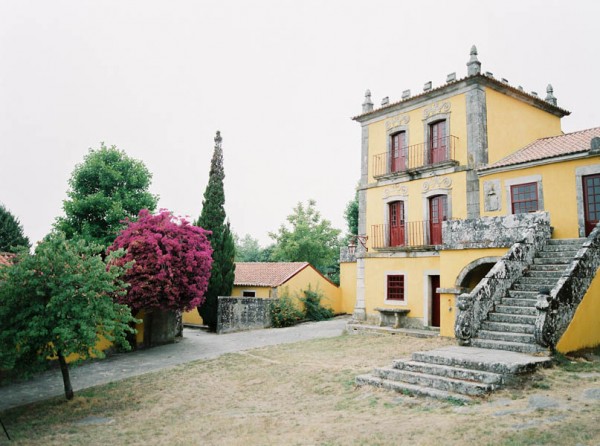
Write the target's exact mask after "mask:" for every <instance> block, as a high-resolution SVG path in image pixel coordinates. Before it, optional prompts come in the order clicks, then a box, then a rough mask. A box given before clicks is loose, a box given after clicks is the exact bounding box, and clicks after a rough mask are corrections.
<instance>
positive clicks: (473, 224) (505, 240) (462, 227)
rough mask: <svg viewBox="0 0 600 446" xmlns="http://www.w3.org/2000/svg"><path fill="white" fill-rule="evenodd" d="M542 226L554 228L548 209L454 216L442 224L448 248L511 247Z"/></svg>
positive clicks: (446, 247) (444, 239) (443, 238)
mask: <svg viewBox="0 0 600 446" xmlns="http://www.w3.org/2000/svg"><path fill="white" fill-rule="evenodd" d="M538 227H547V228H550V217H549V215H548V213H547V212H532V213H528V214H512V215H505V216H501V217H481V218H473V219H469V220H450V221H445V222H444V223H443V225H442V240H443V241H444V249H469V248H508V247H510V246H512V245H513V244H515V243H517V242H521V241H523V238H524V235H525V234H526V232H527V230H528V229H531V228H538Z"/></svg>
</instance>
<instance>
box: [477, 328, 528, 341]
mask: <svg viewBox="0 0 600 446" xmlns="http://www.w3.org/2000/svg"><path fill="white" fill-rule="evenodd" d="M477 337H478V338H480V339H491V340H493V341H506V342H521V343H524V344H535V338H534V337H533V334H529V333H514V332H505V331H491V330H479V331H478V332H477Z"/></svg>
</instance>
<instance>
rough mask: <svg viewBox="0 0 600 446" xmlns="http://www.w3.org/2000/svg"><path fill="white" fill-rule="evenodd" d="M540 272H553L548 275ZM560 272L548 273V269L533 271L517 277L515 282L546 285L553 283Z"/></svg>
mask: <svg viewBox="0 0 600 446" xmlns="http://www.w3.org/2000/svg"><path fill="white" fill-rule="evenodd" d="M542 274H553V275H552V276H550V275H542ZM561 275H562V274H559V273H557V272H556V273H550V272H548V271H535V272H534V274H533V275H532V274H530V273H527V275H524V276H522V277H519V278H518V279H517V282H516V283H515V284H517V283H518V284H523V285H524V284H527V285H538V286H548V285H554V284H556V282H557V281H558V279H559V278H560V276H561Z"/></svg>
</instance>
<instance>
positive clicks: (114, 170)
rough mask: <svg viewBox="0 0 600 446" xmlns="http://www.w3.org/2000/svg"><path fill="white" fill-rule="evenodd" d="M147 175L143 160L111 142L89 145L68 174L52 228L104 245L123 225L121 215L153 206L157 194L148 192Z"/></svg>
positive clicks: (128, 216)
mask: <svg viewBox="0 0 600 446" xmlns="http://www.w3.org/2000/svg"><path fill="white" fill-rule="evenodd" d="M151 179H152V175H151V174H150V172H149V171H148V169H147V168H146V166H145V165H144V163H142V162H141V161H138V160H135V159H133V158H130V157H128V156H127V155H126V154H125V152H124V151H122V150H119V149H117V148H116V147H115V146H111V147H106V146H105V145H104V143H102V144H101V145H100V149H98V150H92V149H90V151H89V153H88V154H87V155H86V157H85V158H84V160H83V163H81V164H78V165H77V166H76V167H75V170H74V171H73V174H72V175H71V179H70V180H69V186H70V190H69V191H68V192H67V196H68V199H67V200H65V201H64V202H63V208H64V211H65V216H64V217H61V218H58V219H57V222H56V225H55V226H56V228H57V229H59V230H61V231H63V232H64V233H65V234H66V236H67V238H73V237H82V238H84V239H85V240H87V241H88V242H92V243H96V244H98V245H100V246H101V247H102V248H103V249H106V247H107V246H108V245H110V244H111V243H112V242H113V240H114V239H115V237H116V236H117V234H118V233H119V231H120V230H121V229H123V228H124V227H125V226H126V224H125V223H123V221H124V220H125V219H129V220H135V219H136V218H137V215H138V213H139V211H140V210H142V209H148V210H150V211H151V212H152V211H153V210H154V209H155V208H156V204H157V201H158V197H157V196H155V195H152V194H151V193H150V192H148V188H149V187H150V181H151Z"/></svg>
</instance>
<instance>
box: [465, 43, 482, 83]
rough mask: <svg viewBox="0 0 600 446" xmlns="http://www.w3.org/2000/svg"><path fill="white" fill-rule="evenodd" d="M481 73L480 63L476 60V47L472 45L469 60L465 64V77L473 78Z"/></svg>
mask: <svg viewBox="0 0 600 446" xmlns="http://www.w3.org/2000/svg"><path fill="white" fill-rule="evenodd" d="M480 73H481V62H479V60H478V59H477V47H476V46H475V45H473V46H472V47H471V58H470V59H469V61H468V62H467V75H468V76H475V75H476V74H480Z"/></svg>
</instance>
